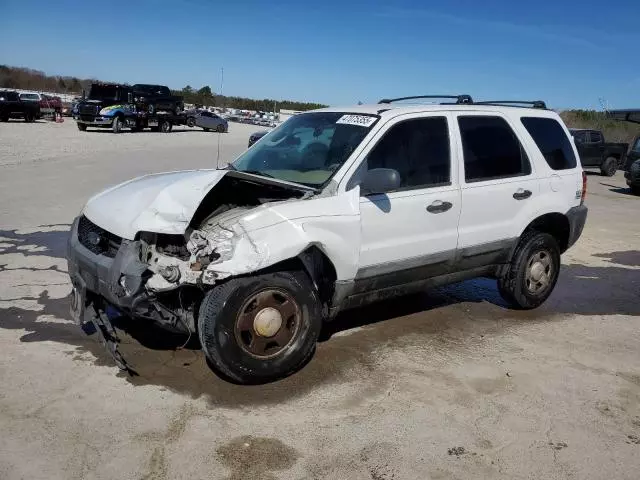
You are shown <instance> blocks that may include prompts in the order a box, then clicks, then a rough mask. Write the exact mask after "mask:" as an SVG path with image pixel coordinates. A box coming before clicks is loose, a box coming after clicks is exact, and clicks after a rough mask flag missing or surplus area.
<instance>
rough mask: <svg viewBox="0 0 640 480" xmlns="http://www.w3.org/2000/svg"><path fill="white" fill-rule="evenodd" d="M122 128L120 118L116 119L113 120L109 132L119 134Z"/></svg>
mask: <svg viewBox="0 0 640 480" xmlns="http://www.w3.org/2000/svg"><path fill="white" fill-rule="evenodd" d="M122 126H123V122H122V118H120V117H116V118H114V119H113V124H112V125H111V130H112V131H113V133H120V132H122Z"/></svg>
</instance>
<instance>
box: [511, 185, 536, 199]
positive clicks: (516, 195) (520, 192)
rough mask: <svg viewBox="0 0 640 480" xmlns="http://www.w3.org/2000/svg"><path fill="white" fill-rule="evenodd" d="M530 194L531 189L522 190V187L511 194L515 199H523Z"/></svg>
mask: <svg viewBox="0 0 640 480" xmlns="http://www.w3.org/2000/svg"><path fill="white" fill-rule="evenodd" d="M531 195H533V194H532V193H531V190H523V189H522V188H519V189H518V190H517V191H516V193H514V194H513V198H515V199H516V200H524V199H525V198H529V197H530V196H531Z"/></svg>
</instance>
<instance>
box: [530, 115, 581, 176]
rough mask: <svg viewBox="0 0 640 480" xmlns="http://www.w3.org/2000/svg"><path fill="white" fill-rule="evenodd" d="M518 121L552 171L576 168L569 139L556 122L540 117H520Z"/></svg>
mask: <svg viewBox="0 0 640 480" xmlns="http://www.w3.org/2000/svg"><path fill="white" fill-rule="evenodd" d="M520 120H521V121H522V124H523V125H524V127H525V128H526V129H527V131H528V132H529V135H531V137H532V138H533V140H534V142H536V145H537V146H538V148H539V149H540V153H542V156H543V157H544V159H545V160H546V161H547V164H548V165H549V166H550V167H551V168H552V169H553V170H567V169H571V168H575V167H576V156H575V155H574V153H573V148H571V143H570V141H569V138H568V137H567V134H566V133H565V132H564V129H563V128H562V126H561V125H560V124H559V123H558V121H557V120H554V119H553V118H540V117H522V118H521V119H520Z"/></svg>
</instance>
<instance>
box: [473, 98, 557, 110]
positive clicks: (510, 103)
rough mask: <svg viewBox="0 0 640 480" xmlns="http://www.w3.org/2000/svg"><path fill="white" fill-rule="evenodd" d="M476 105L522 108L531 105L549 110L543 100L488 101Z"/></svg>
mask: <svg viewBox="0 0 640 480" xmlns="http://www.w3.org/2000/svg"><path fill="white" fill-rule="evenodd" d="M474 103H475V104H476V105H498V106H504V107H520V106H526V105H530V106H531V108H542V109H545V110H546V108H547V104H546V103H544V102H543V101H542V100H534V101H531V102H529V101H525V100H487V101H484V102H474Z"/></svg>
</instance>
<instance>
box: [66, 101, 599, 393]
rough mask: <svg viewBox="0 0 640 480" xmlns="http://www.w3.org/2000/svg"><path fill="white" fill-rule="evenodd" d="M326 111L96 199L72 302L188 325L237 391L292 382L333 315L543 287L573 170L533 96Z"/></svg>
mask: <svg viewBox="0 0 640 480" xmlns="http://www.w3.org/2000/svg"><path fill="white" fill-rule="evenodd" d="M421 98H429V100H432V97H411V98H404V99H395V100H383V101H381V103H379V104H377V105H370V106H354V107H348V108H326V109H322V110H316V111H313V112H308V113H302V114H298V115H295V116H293V117H291V118H290V119H289V120H287V121H286V122H285V123H283V124H282V125H281V126H279V127H278V128H276V129H274V130H273V131H271V132H270V133H269V134H267V135H266V136H265V137H264V138H262V139H261V140H260V141H259V142H257V143H256V144H255V145H253V146H252V147H251V148H250V149H248V150H247V151H246V152H244V153H243V154H242V155H241V156H240V157H239V158H238V159H237V160H236V161H235V162H233V163H231V164H230V165H229V166H228V168H226V169H224V170H191V171H179V172H171V173H162V174H156V175H147V176H144V177H141V178H137V179H134V180H131V181H129V182H126V183H124V184H121V185H118V186H116V187H113V188H110V189H108V190H106V191H104V192H102V193H100V194H98V195H96V196H95V197H93V198H92V199H91V200H89V202H88V203H87V205H86V206H85V208H84V210H83V212H82V214H81V215H80V216H79V217H78V218H77V219H76V220H75V222H74V224H73V228H72V233H71V237H70V243H69V254H68V260H69V273H70V276H71V279H72V281H73V284H74V287H75V288H74V295H73V300H72V303H73V306H72V311H73V313H74V317H75V318H76V320H77V321H79V322H83V321H84V320H85V308H86V307H89V306H90V307H91V309H90V310H88V311H87V316H88V320H89V321H93V322H94V324H95V325H96V327H97V330H98V332H99V333H100V334H101V335H102V336H103V340H105V341H106V342H107V344H108V346H109V347H110V350H111V351H112V353H114V358H115V359H116V361H117V362H118V364H119V365H120V366H121V367H122V368H128V366H127V365H126V363H125V362H124V360H123V359H122V358H121V356H120V355H119V354H118V353H117V343H116V342H117V338H116V336H115V335H116V334H115V330H114V329H113V328H112V324H111V321H110V318H112V317H113V314H111V315H106V314H105V311H107V310H108V307H111V309H110V311H111V312H114V311H116V310H117V311H118V312H119V313H120V314H122V315H126V316H128V317H131V318H134V319H135V318H146V319H152V320H154V321H156V322H159V323H161V324H163V325H165V326H167V327H171V328H176V329H182V330H184V331H188V332H193V333H196V332H197V334H198V335H199V338H200V341H201V344H202V348H203V349H204V352H205V354H206V356H207V358H208V359H209V361H210V363H211V364H212V365H213V366H214V367H215V368H216V369H217V370H218V371H219V372H220V373H222V374H223V375H225V376H226V377H228V378H229V379H231V380H233V381H235V382H239V383H253V382H264V381H269V380H272V379H275V378H279V377H282V376H284V375H287V374H290V373H291V372H293V371H295V370H296V369H297V368H299V367H300V366H301V365H302V364H304V362H305V361H306V360H307V359H308V358H309V356H310V355H311V354H312V352H313V350H314V346H315V343H316V340H317V338H318V335H319V333H320V329H321V326H322V322H323V321H327V320H330V319H332V318H334V317H335V315H336V313H337V312H338V311H341V310H344V309H347V308H350V307H354V306H359V305H363V304H365V303H369V302H373V301H376V300H379V299H383V298H388V297H390V296H396V295H401V294H405V293H408V292H414V291H418V290H423V289H425V288H427V287H431V286H434V285H441V284H446V283H451V282H458V281H461V280H464V279H468V278H472V277H478V276H486V277H492V278H496V279H497V281H498V288H499V290H500V293H501V294H502V295H503V296H504V298H505V299H506V300H508V301H509V302H510V303H511V304H512V305H513V306H514V307H515V308H534V307H537V306H538V305H540V304H541V303H542V302H544V301H545V300H546V298H547V297H548V296H549V295H550V294H551V292H552V290H553V288H554V286H555V283H556V281H557V279H558V273H559V269H560V254H561V253H563V252H564V251H565V250H567V249H568V248H569V247H570V246H571V245H573V243H574V242H575V241H576V240H577V239H578V237H579V236H580V234H581V233H582V229H583V226H584V223H585V220H586V215H587V208H586V207H585V206H584V205H583V202H584V197H585V193H586V177H585V175H584V173H583V172H582V169H581V167H580V162H579V161H578V160H577V158H578V154H577V152H576V148H575V145H574V144H573V142H572V141H571V136H570V134H569V132H568V130H567V128H566V127H565V125H564V124H563V122H562V120H561V119H560V117H559V116H558V115H557V114H556V113H555V112H553V111H550V110H547V109H546V107H545V106H544V104H543V103H542V102H532V103H531V105H529V106H527V107H523V106H522V105H525V104H527V102H516V104H517V105H519V106H516V105H512V104H511V103H510V102H481V103H478V102H473V101H472V99H471V98H470V97H468V96H466V95H465V96H459V97H453V98H451V99H450V100H449V99H448V98H446V97H438V98H444V99H445V101H448V103H440V104H430V105H407V104H406V103H402V102H397V101H396V100H414V99H421Z"/></svg>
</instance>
